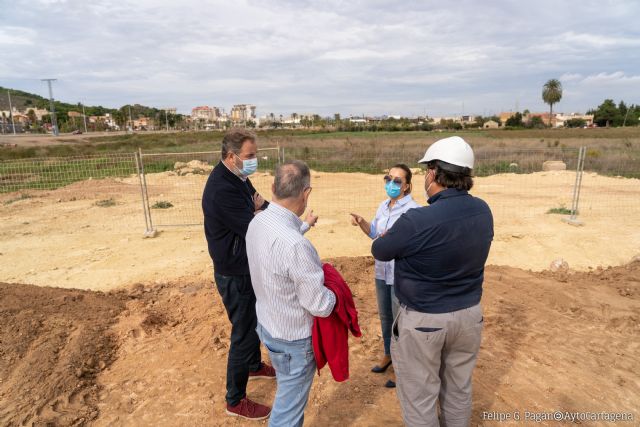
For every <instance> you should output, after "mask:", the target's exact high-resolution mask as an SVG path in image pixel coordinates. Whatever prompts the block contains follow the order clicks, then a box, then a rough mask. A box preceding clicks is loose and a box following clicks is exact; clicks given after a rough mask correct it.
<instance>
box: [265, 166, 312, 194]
mask: <svg viewBox="0 0 640 427" xmlns="http://www.w3.org/2000/svg"><path fill="white" fill-rule="evenodd" d="M310 185H311V173H310V171H309V166H307V164H306V163H305V162H302V161H300V160H290V161H288V162H285V163H281V164H279V165H278V166H277V167H276V177H275V181H274V191H273V195H274V196H275V197H276V198H277V199H279V200H284V199H289V198H295V197H300V195H301V194H302V192H303V191H304V190H305V189H307V188H309V187H310Z"/></svg>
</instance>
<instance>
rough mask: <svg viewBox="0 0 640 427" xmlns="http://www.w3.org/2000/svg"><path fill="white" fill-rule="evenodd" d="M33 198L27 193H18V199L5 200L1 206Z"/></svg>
mask: <svg viewBox="0 0 640 427" xmlns="http://www.w3.org/2000/svg"><path fill="white" fill-rule="evenodd" d="M32 197H33V196H32V195H30V194H27V193H20V195H19V196H18V197H14V198H13V199H9V200H5V201H4V202H3V203H2V204H3V205H10V204H11V203H14V202H18V201H20V200H26V199H31V198H32Z"/></svg>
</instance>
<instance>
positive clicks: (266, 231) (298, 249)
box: [246, 202, 336, 341]
mask: <svg viewBox="0 0 640 427" xmlns="http://www.w3.org/2000/svg"><path fill="white" fill-rule="evenodd" d="M301 225H302V221H301V220H300V218H298V217H297V216H296V215H295V214H294V213H293V212H291V211H290V210H288V209H286V208H284V207H282V206H280V205H278V204H277V203H276V202H271V203H270V204H269V207H268V208H267V209H265V210H264V211H263V212H261V213H259V214H258V215H256V216H255V218H253V220H252V221H251V223H250V224H249V229H248V230H247V237H246V241H247V257H248V259H249V271H250V273H251V283H252V284H253V290H254V292H255V294H256V314H257V316H258V322H260V324H261V325H262V327H264V328H265V329H266V330H267V331H268V332H269V334H270V335H271V336H272V337H273V338H277V339H281V340H285V341H295V340H300V339H304V338H308V337H310V336H311V327H312V326H313V317H314V316H317V317H327V316H329V315H330V314H331V312H332V311H333V306H334V305H335V303H336V297H335V295H334V294H333V292H331V291H330V290H329V289H327V288H326V287H325V286H324V273H323V271H322V263H321V262H320V257H319V256H318V252H316V249H315V248H314V247H313V245H312V244H311V242H310V241H309V240H307V239H306V238H305V237H304V236H303V235H302V233H301V231H300V227H301Z"/></svg>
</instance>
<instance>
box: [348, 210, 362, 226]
mask: <svg viewBox="0 0 640 427" xmlns="http://www.w3.org/2000/svg"><path fill="white" fill-rule="evenodd" d="M349 215H351V225H353V226H357V225H360V224H362V221H364V218H362V217H361V216H360V215H358V214H354V213H351V214H349Z"/></svg>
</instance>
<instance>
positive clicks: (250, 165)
mask: <svg viewBox="0 0 640 427" xmlns="http://www.w3.org/2000/svg"><path fill="white" fill-rule="evenodd" d="M236 157H238V156H236ZM238 158H239V159H240V157H238ZM240 160H242V159H240ZM257 170H258V159H257V158H255V159H247V160H242V169H240V170H239V171H238V172H240V174H241V175H242V176H249V175H251V174H253V173H254V172H255V171H257Z"/></svg>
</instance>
